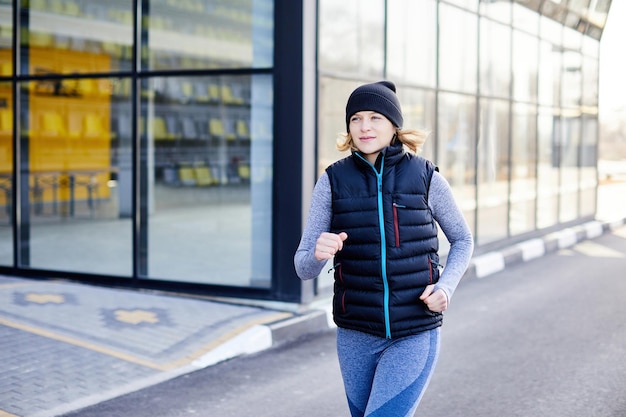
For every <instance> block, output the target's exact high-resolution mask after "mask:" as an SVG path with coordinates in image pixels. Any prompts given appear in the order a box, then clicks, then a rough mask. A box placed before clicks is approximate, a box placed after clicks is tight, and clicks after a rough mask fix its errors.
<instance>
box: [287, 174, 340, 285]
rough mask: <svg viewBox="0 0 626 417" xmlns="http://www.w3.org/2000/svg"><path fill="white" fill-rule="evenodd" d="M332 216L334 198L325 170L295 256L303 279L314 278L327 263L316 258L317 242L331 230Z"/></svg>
mask: <svg viewBox="0 0 626 417" xmlns="http://www.w3.org/2000/svg"><path fill="white" fill-rule="evenodd" d="M331 216H332V198H331V190H330V182H329V181H328V175H327V174H326V173H325V172H324V173H323V174H322V176H321V177H320V178H319V179H318V180H317V183H316V184H315V188H314V189H313V195H312V196H311V207H310V209H309V217H308V219H307V222H306V226H305V227H304V232H303V233H302V238H301V239H300V245H299V246H298V250H296V254H295V256H294V266H295V267H296V273H297V274H298V276H299V277H300V278H301V279H305V280H306V279H313V278H317V276H318V275H319V274H320V272H322V268H324V265H326V262H327V261H326V260H321V261H320V260H317V259H316V258H315V244H316V242H317V238H319V237H320V235H321V234H322V233H324V232H328V231H329V230H330V221H331Z"/></svg>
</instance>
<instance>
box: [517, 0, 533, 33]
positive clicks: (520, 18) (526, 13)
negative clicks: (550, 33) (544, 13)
mask: <svg viewBox="0 0 626 417" xmlns="http://www.w3.org/2000/svg"><path fill="white" fill-rule="evenodd" d="M513 26H515V27H516V28H518V29H521V30H523V31H525V32H529V33H536V32H537V29H538V27H539V14H538V13H536V12H535V11H534V10H531V9H529V8H528V7H526V6H523V5H521V4H519V2H518V1H515V0H514V1H513Z"/></svg>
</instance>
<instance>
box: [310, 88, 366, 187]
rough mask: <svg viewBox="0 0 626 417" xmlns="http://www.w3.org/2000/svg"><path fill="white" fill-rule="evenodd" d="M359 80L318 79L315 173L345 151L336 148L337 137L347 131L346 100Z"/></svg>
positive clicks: (322, 169) (338, 157)
mask: <svg viewBox="0 0 626 417" xmlns="http://www.w3.org/2000/svg"><path fill="white" fill-rule="evenodd" d="M360 84H362V83H360V82H356V81H345V80H336V79H333V78H329V77H322V78H320V80H319V92H318V95H319V109H318V113H319V117H318V126H319V127H318V131H319V134H318V140H317V174H318V176H319V175H321V174H322V172H324V170H325V169H326V167H327V166H328V165H330V164H331V163H333V162H334V161H337V160H338V159H340V158H341V157H343V156H346V154H345V153H341V152H339V151H338V150H337V139H338V138H339V134H340V133H346V132H347V126H346V102H347V101H348V97H349V96H350V93H351V92H352V90H354V89H355V88H356V87H357V86H359V85H360Z"/></svg>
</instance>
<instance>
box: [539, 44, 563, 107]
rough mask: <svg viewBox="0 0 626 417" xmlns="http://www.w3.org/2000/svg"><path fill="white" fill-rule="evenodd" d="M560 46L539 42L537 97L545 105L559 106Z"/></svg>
mask: <svg viewBox="0 0 626 417" xmlns="http://www.w3.org/2000/svg"><path fill="white" fill-rule="evenodd" d="M561 56H562V52H561V48H560V47H558V46H556V45H554V44H552V43H550V42H545V41H541V42H540V44H539V66H538V71H539V74H538V77H539V80H538V83H539V86H538V87H539V90H538V98H539V103H540V104H542V105H545V106H559V104H560V102H561V100H560V94H561V93H560V90H561Z"/></svg>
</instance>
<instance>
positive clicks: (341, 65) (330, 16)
mask: <svg viewBox="0 0 626 417" xmlns="http://www.w3.org/2000/svg"><path fill="white" fill-rule="evenodd" d="M318 8H319V39H318V42H319V46H318V49H317V51H318V54H319V57H318V59H319V69H320V70H321V71H333V72H347V73H352V74H356V75H359V76H372V77H382V75H383V67H384V63H385V59H384V50H385V19H384V17H383V16H385V2H384V1H383V0H344V1H335V0H319V5H318ZM346 98H347V96H346Z"/></svg>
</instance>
